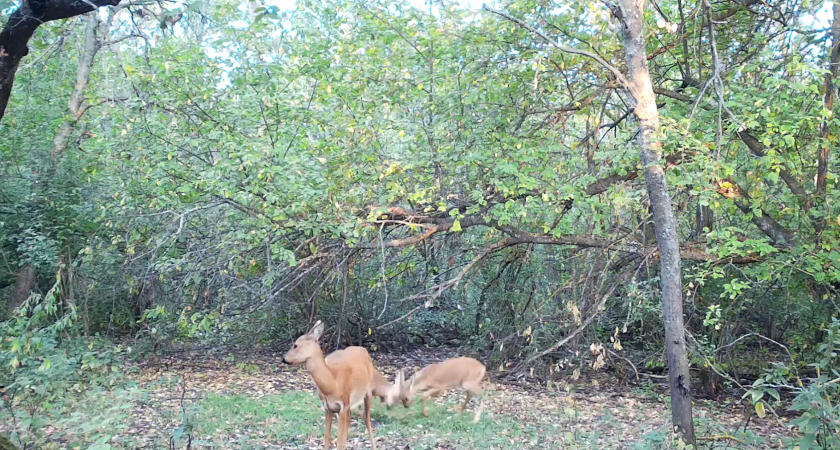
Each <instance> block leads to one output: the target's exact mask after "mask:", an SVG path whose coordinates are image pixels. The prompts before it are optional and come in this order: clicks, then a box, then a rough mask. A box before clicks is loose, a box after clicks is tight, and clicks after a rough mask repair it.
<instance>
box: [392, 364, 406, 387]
mask: <svg viewBox="0 0 840 450" xmlns="http://www.w3.org/2000/svg"><path fill="white" fill-rule="evenodd" d="M394 384H396V385H397V386H399V387H400V388H402V387H403V385H404V384H405V374H404V373H403V371H402V369H400V370H399V371H398V372H397V380H396V381H395V382H394Z"/></svg>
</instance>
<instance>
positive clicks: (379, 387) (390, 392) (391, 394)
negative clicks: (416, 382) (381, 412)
mask: <svg viewBox="0 0 840 450" xmlns="http://www.w3.org/2000/svg"><path fill="white" fill-rule="evenodd" d="M374 370H376V369H374ZM404 386H405V379H404V378H403V372H402V370H401V371H399V372H397V375H396V377H395V379H394V383H393V384H391V383H389V382H388V380H386V379H385V377H384V376H383V375H382V374H381V373H379V371H377V372H376V373H375V374H374V376H373V391H372V393H373V396H374V397H379V401H380V402H382V403H384V404H385V406H387V407H388V409H389V410H390V409H391V407H392V406H394V404H395V403H397V401H402V400H403V396H402V395H401V394H402V391H403V387H404ZM403 406H405V407H406V408H408V404H406V403H405V402H403Z"/></svg>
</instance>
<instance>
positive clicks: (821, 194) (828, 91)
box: [815, 1, 840, 234]
mask: <svg viewBox="0 0 840 450" xmlns="http://www.w3.org/2000/svg"><path fill="white" fill-rule="evenodd" d="M831 36H832V40H831V53H829V58H828V73H827V74H826V75H825V93H824V95H823V105H824V106H825V109H827V110H829V111H831V112H833V111H834V98H835V97H836V92H837V88H836V87H835V86H834V82H835V79H836V78H837V73H838V72H839V71H840V2H837V1H835V2H834V20H833V21H832V23H831ZM832 118H833V117H830V118H829V119H826V120H823V122H822V124H821V125H820V150H819V154H818V156H817V180H816V181H817V183H816V184H817V201H818V202H820V203H821V204H822V205H825V192H826V186H827V184H828V157H829V147H830V146H831V144H830V142H829V123H830V119H832ZM824 227H825V219H822V220H820V221H819V222H818V223H817V224H816V226H815V229H816V230H817V233H818V234H819V233H820V232H821V231H822V230H823V228H824Z"/></svg>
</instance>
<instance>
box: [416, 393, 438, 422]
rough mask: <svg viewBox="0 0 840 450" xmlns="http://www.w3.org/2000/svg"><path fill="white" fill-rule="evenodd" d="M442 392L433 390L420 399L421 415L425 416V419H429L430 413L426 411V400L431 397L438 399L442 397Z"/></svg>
mask: <svg viewBox="0 0 840 450" xmlns="http://www.w3.org/2000/svg"><path fill="white" fill-rule="evenodd" d="M440 392H441V391H440V390H438V389H433V390H431V391H427V392H425V393H424V394H423V396H422V397H420V413H421V414H423V417H429V413H428V412H427V411H426V400H428V399H429V398H431V397H437V396H438V395H440Z"/></svg>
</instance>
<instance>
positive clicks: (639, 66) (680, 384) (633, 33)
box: [618, 0, 696, 446]
mask: <svg viewBox="0 0 840 450" xmlns="http://www.w3.org/2000/svg"><path fill="white" fill-rule="evenodd" d="M618 5H619V11H618V13H619V14H618V15H619V19H620V20H621V22H622V30H623V32H624V52H625V55H626V58H627V67H628V74H629V76H630V81H629V84H630V86H629V87H630V91H631V92H632V94H633V97H634V98H635V100H636V106H635V110H634V112H635V114H636V117H637V118H638V119H639V125H640V127H641V130H640V133H639V153H640V156H641V160H642V165H643V167H644V173H645V186H646V187H647V191H648V197H650V205H651V208H652V209H653V221H654V225H655V227H656V242H657V245H658V246H659V253H660V284H661V288H662V312H663V316H664V321H665V339H666V343H665V348H666V354H667V357H668V372H669V373H668V375H669V380H670V387H671V418H672V421H673V425H674V427H675V428H676V430H677V432H678V433H679V435H680V436H681V437H682V439H683V441H685V443H687V444H691V445H695V446H696V439H695V437H694V423H693V420H692V413H691V406H692V405H691V383H690V379H689V372H688V357H687V354H686V343H685V325H684V324H683V305H682V280H681V276H680V248H679V239H678V236H677V222H676V219H675V218H674V209H673V206H672V205H671V198H670V196H669V195H668V186H667V184H666V180H665V170H664V168H663V166H662V164H661V163H660V160H661V159H662V142H661V139H660V130H659V111H658V110H657V108H656V98H655V96H654V94H653V85H652V83H651V79H650V72H649V71H648V65H647V56H646V54H645V41H644V35H643V34H642V29H643V26H642V25H643V20H644V0H618Z"/></svg>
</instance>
